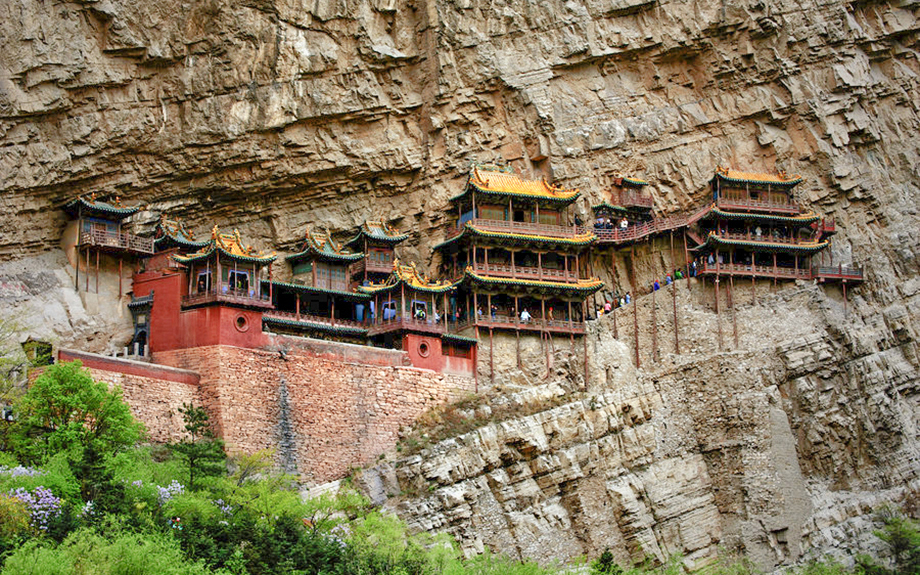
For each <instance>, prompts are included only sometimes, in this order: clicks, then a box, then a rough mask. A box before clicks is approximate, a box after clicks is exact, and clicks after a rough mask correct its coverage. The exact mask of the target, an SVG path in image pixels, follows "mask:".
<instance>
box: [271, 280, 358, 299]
mask: <svg viewBox="0 0 920 575" xmlns="http://www.w3.org/2000/svg"><path fill="white" fill-rule="evenodd" d="M268 284H269V282H268V281H267V280H262V285H265V286H267V285H268ZM271 284H272V285H274V286H276V287H281V288H288V289H292V290H295V291H299V292H302V293H321V294H325V295H337V296H342V297H345V298H350V299H356V300H367V299H370V297H371V296H370V295H369V294H366V293H359V292H353V291H341V290H334V289H327V288H319V287H313V286H305V285H301V284H295V283H289V282H279V281H276V280H272V281H271Z"/></svg>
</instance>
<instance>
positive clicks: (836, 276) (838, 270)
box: [811, 266, 865, 282]
mask: <svg viewBox="0 0 920 575" xmlns="http://www.w3.org/2000/svg"><path fill="white" fill-rule="evenodd" d="M811 275H812V277H814V278H815V279H816V280H818V281H820V282H830V281H847V282H861V281H863V280H864V279H865V276H864V273H863V269H862V268H861V267H853V266H815V267H813V268H811Z"/></svg>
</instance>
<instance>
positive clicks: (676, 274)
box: [674, 268, 684, 280]
mask: <svg viewBox="0 0 920 575" xmlns="http://www.w3.org/2000/svg"><path fill="white" fill-rule="evenodd" d="M674 279H676V280H682V279H684V272H682V271H680V269H679V268H678V269H677V271H675V272H674Z"/></svg>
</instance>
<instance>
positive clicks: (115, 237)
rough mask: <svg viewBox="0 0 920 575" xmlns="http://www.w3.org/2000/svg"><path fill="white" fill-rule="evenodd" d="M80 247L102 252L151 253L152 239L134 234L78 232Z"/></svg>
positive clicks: (99, 231) (98, 231) (100, 231)
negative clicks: (97, 249) (95, 248)
mask: <svg viewBox="0 0 920 575" xmlns="http://www.w3.org/2000/svg"><path fill="white" fill-rule="evenodd" d="M80 246H93V247H97V248H99V249H102V250H103V251H113V252H135V253H141V254H152V253H153V239H152V238H142V237H140V236H135V235H134V234H126V233H113V232H105V231H102V230H93V231H89V232H80Z"/></svg>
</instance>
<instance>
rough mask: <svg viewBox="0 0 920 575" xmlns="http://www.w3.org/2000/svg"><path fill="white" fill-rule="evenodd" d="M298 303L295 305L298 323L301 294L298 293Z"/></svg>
mask: <svg viewBox="0 0 920 575" xmlns="http://www.w3.org/2000/svg"><path fill="white" fill-rule="evenodd" d="M295 295H296V296H297V302H296V303H295V304H294V306H295V307H294V315H295V316H296V317H297V321H300V292H296V293H295Z"/></svg>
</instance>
